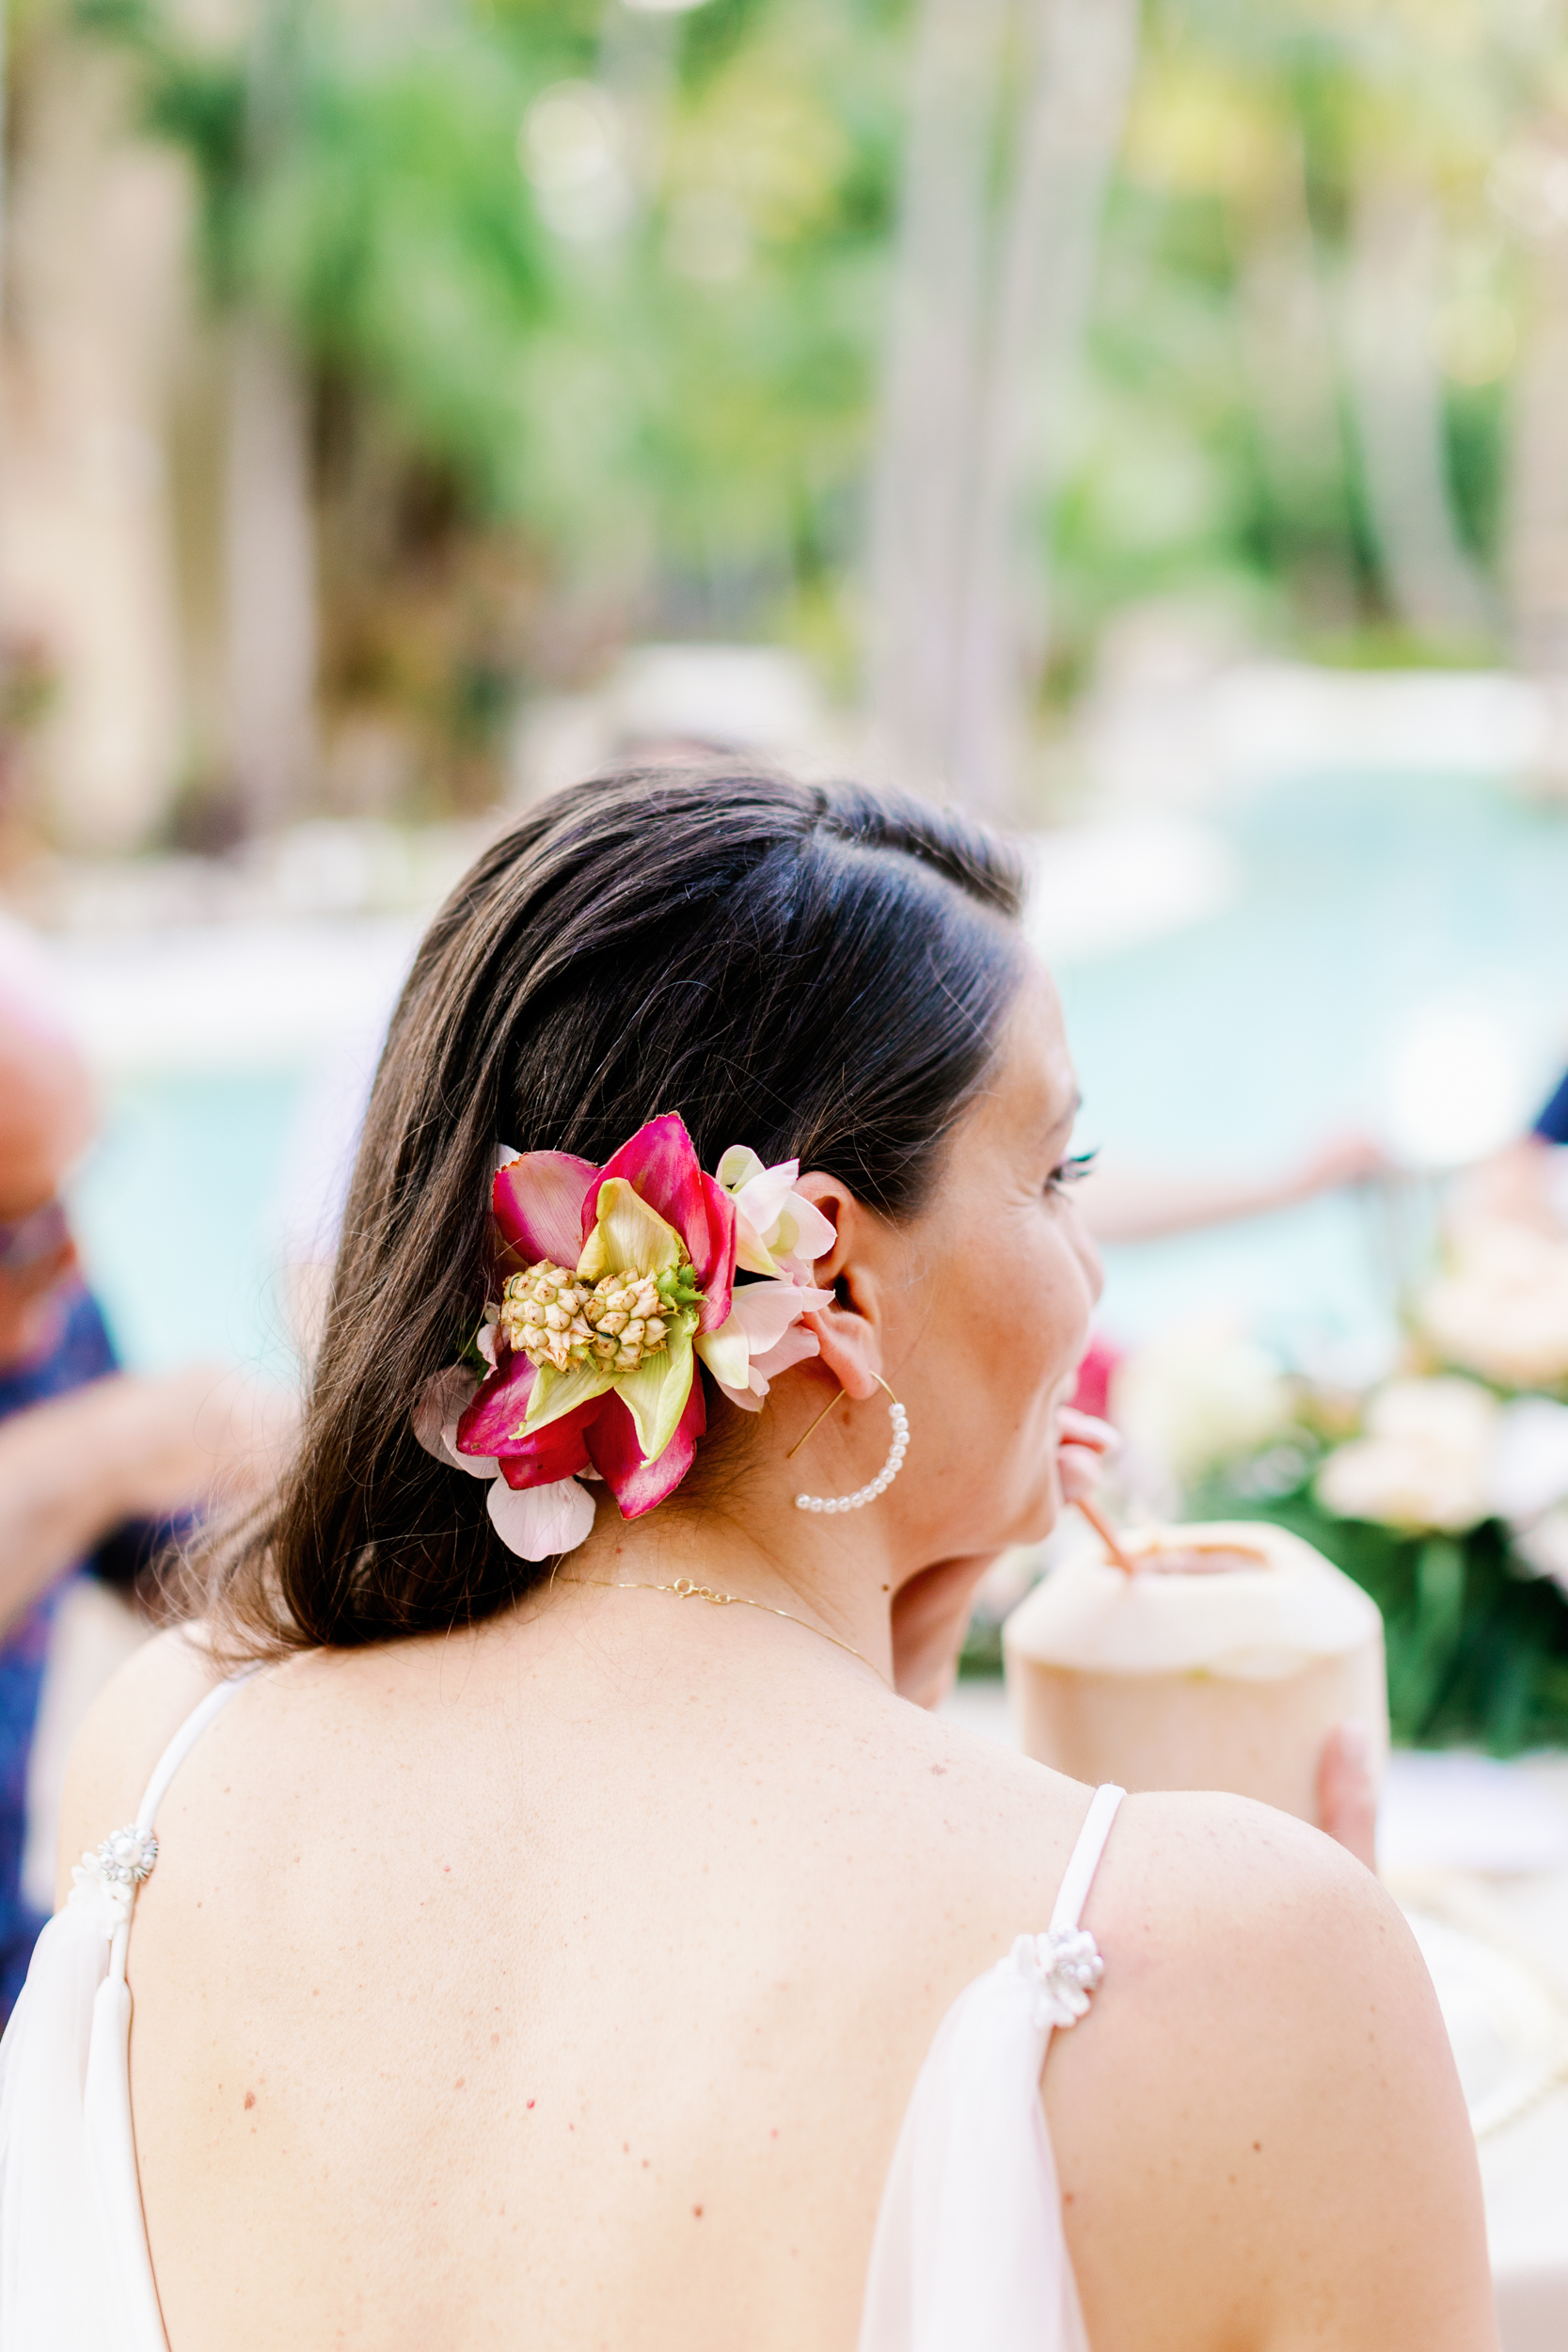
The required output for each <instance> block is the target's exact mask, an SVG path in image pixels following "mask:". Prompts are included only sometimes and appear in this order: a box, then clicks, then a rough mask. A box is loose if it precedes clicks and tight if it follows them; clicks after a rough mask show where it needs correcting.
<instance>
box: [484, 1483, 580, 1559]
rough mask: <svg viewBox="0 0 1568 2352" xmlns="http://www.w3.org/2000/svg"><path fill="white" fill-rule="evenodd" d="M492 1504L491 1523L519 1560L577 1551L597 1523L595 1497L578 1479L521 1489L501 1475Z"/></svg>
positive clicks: (496, 1484)
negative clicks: (504, 1480)
mask: <svg viewBox="0 0 1568 2352" xmlns="http://www.w3.org/2000/svg"><path fill="white" fill-rule="evenodd" d="M488 1507H489V1512H490V1523H491V1525H492V1526H493V1527H494V1529H495V1531H496V1533H497V1534H498V1535H499V1537H500V1539H501V1541H502V1543H503V1544H504V1545H505V1546H506V1548H507V1549H508V1551H515V1553H516V1555H517V1557H518V1559H519V1560H551V1559H553V1558H554V1557H555V1555H556V1554H557V1552H562V1551H575V1550H576V1549H577V1548H578V1544H580V1543H582V1542H584V1541H585V1540H586V1538H587V1536H588V1535H589V1534H590V1532H591V1531H592V1529H593V1525H594V1498H593V1496H592V1495H591V1494H590V1493H589V1492H588V1489H587V1488H586V1487H585V1486H578V1482H577V1480H576V1479H575V1478H562V1479H561V1480H559V1481H558V1482H557V1483H556V1484H555V1485H554V1486H529V1487H525V1488H522V1489H521V1490H517V1489H515V1488H513V1487H511V1486H502V1484H501V1482H500V1480H499V1478H498V1479H497V1481H496V1483H495V1485H494V1486H492V1487H491V1489H490V1501H489V1506H488Z"/></svg>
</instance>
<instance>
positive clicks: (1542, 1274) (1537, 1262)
mask: <svg viewBox="0 0 1568 2352" xmlns="http://www.w3.org/2000/svg"><path fill="white" fill-rule="evenodd" d="M1417 1311H1418V1319H1419V1321H1420V1323H1421V1325H1422V1327H1423V1328H1424V1330H1425V1331H1426V1334H1427V1336H1428V1338H1429V1339H1430V1340H1431V1341H1432V1343H1433V1346H1434V1347H1435V1348H1436V1349H1437V1350H1438V1352H1439V1354H1440V1355H1441V1356H1442V1357H1443V1358H1444V1359H1446V1360H1447V1361H1448V1362H1449V1363H1452V1364H1459V1365H1462V1366H1463V1367H1464V1368H1465V1370H1466V1371H1468V1372H1479V1373H1480V1374H1481V1376H1482V1378H1483V1379H1487V1380H1495V1381H1497V1384H1498V1386H1499V1387H1501V1388H1505V1389H1534V1388H1555V1387H1556V1386H1557V1385H1558V1384H1559V1382H1560V1381H1563V1380H1568V1242H1565V1241H1556V1240H1554V1239H1553V1238H1552V1237H1551V1236H1550V1235H1549V1234H1546V1233H1537V1232H1532V1231H1531V1230H1530V1229H1529V1228H1528V1227H1527V1226H1522V1225H1504V1224H1498V1223H1487V1224H1479V1225H1475V1226H1472V1227H1470V1228H1469V1229H1468V1230H1467V1231H1466V1232H1464V1233H1462V1234H1461V1235H1460V1236H1459V1238H1458V1240H1457V1242H1456V1243H1455V1246H1454V1251H1453V1256H1452V1259H1451V1262H1450V1263H1449V1269H1448V1271H1447V1273H1445V1274H1443V1275H1441V1276H1439V1278H1438V1279H1437V1280H1436V1281H1435V1282H1433V1283H1432V1284H1431V1286H1430V1287H1429V1288H1428V1289H1427V1290H1426V1291H1425V1293H1424V1294H1423V1295H1422V1296H1421V1298H1420V1300H1419V1301H1418V1310H1417Z"/></svg>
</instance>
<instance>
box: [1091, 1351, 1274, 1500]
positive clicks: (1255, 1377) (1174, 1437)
mask: <svg viewBox="0 0 1568 2352" xmlns="http://www.w3.org/2000/svg"><path fill="white" fill-rule="evenodd" d="M1111 1419H1112V1420H1113V1421H1114V1422H1115V1423H1116V1425H1117V1428H1118V1429H1119V1430H1120V1431H1121V1433H1122V1435H1123V1436H1124V1438H1126V1439H1127V1442H1128V1446H1129V1448H1130V1449H1131V1451H1132V1454H1134V1455H1135V1456H1137V1457H1141V1459H1142V1461H1143V1462H1144V1463H1146V1464H1154V1465H1157V1466H1158V1467H1159V1468H1161V1469H1163V1470H1166V1471H1168V1472H1169V1473H1170V1474H1171V1475H1172V1476H1173V1477H1175V1478H1176V1479H1178V1480H1180V1481H1185V1480H1187V1479H1190V1478H1193V1477H1195V1476H1196V1475H1198V1474H1199V1473H1200V1472H1201V1471H1203V1470H1210V1469H1212V1468H1213V1467H1214V1466H1215V1465H1216V1464H1218V1463H1221V1462H1227V1461H1232V1460H1234V1459H1236V1458H1237V1457H1238V1456H1239V1455H1243V1454H1254V1453H1256V1452H1258V1450H1259V1448H1260V1447H1262V1446H1265V1445H1267V1444H1268V1443H1269V1441H1270V1439H1271V1438H1277V1437H1280V1436H1281V1435H1283V1433H1284V1432H1285V1431H1286V1430H1287V1429H1289V1428H1290V1427H1291V1425H1292V1422H1293V1421H1294V1413H1293V1410H1292V1406H1291V1388H1290V1384H1289V1382H1288V1381H1287V1380H1286V1379H1285V1378H1284V1376H1283V1375H1282V1374H1281V1372H1280V1369H1279V1366H1278V1364H1277V1363H1276V1362H1275V1359H1274V1358H1273V1357H1272V1356H1271V1355H1270V1354H1269V1353H1268V1351H1267V1350H1266V1349H1265V1348H1262V1347H1259V1344H1258V1343H1257V1342H1256V1341H1255V1340H1251V1339H1248V1338H1247V1337H1246V1335H1245V1333H1244V1332H1243V1330H1242V1329H1241V1327H1239V1326H1237V1325H1235V1324H1232V1323H1228V1322H1220V1321H1213V1320H1209V1319H1205V1320H1204V1321H1202V1322H1198V1323H1185V1324H1181V1325H1179V1326H1177V1327H1175V1328H1173V1329H1171V1330H1168V1331H1164V1332H1162V1333H1161V1334H1160V1336H1159V1338H1158V1339H1154V1340H1151V1341H1149V1342H1148V1344H1147V1345H1146V1346H1144V1347H1140V1348H1138V1349H1137V1350H1136V1351H1135V1352H1134V1353H1133V1354H1132V1355H1131V1356H1130V1357H1129V1358H1128V1359H1127V1360H1126V1362H1125V1363H1123V1364H1121V1365H1120V1366H1119V1367H1118V1369H1117V1375H1116V1378H1115V1381H1114V1383H1113V1385H1112V1391H1111Z"/></svg>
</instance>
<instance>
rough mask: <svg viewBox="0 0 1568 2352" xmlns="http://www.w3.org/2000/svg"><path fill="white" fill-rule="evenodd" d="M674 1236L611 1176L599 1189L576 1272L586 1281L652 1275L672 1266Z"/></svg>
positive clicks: (676, 1258) (676, 1256)
mask: <svg viewBox="0 0 1568 2352" xmlns="http://www.w3.org/2000/svg"><path fill="white" fill-rule="evenodd" d="M680 1258H681V1241H680V1235H679V1234H678V1233H677V1232H676V1231H675V1229H674V1227H673V1225H667V1224H666V1223H665V1221H664V1219H663V1218H662V1217H661V1216H659V1214H658V1211H657V1209H650V1208H649V1206H648V1204H647V1202H646V1201H645V1200H643V1198H642V1196H641V1193H638V1192H634V1191H633V1190H632V1188H631V1186H630V1185H629V1184H627V1182H626V1178H625V1177H624V1176H611V1177H610V1179H609V1180H608V1182H607V1183H605V1184H601V1185H600V1187H599V1197H598V1200H597V1201H596V1202H595V1203H594V1230H593V1232H591V1233H590V1234H589V1236H588V1239H587V1241H586V1242H585V1243H584V1244H583V1248H582V1255H581V1257H580V1258H579V1259H578V1274H579V1276H580V1277H581V1278H582V1279H583V1280H584V1281H586V1282H597V1281H600V1280H602V1279H603V1277H604V1276H605V1275H607V1274H657V1273H659V1272H660V1271H661V1269H662V1268H663V1267H665V1266H668V1265H678V1264H679V1263H680Z"/></svg>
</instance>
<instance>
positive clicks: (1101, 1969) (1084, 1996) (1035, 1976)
mask: <svg viewBox="0 0 1568 2352" xmlns="http://www.w3.org/2000/svg"><path fill="white" fill-rule="evenodd" d="M1012 1959H1013V1963H1014V1965H1015V1966H1016V1967H1018V1968H1019V1969H1021V1970H1022V1973H1023V1974H1024V1975H1025V1976H1026V1977H1027V1978H1029V1979H1030V1980H1031V1982H1032V1983H1033V1985H1034V1989H1035V2023H1036V2025H1037V2026H1042V2027H1043V2026H1075V2025H1076V2024H1077V2023H1078V2020H1079V2019H1080V2017H1082V2016H1083V2015H1084V2013H1085V2010H1087V2008H1088V2006H1089V1995H1090V1994H1092V1993H1093V1991H1094V1989H1095V1987H1096V1986H1097V1985H1098V1984H1099V1982H1100V1979H1101V1977H1102V1976H1103V1975H1104V1974H1105V1963H1104V1962H1103V1961H1102V1960H1101V1956H1100V1947H1099V1945H1098V1944H1097V1943H1096V1942H1095V1940H1094V1938H1093V1936H1092V1935H1091V1934H1090V1933H1089V1931H1088V1930H1087V1928H1048V1929H1047V1930H1046V1931H1045V1933H1044V1934H1043V1935H1021V1936H1020V1937H1019V1939H1018V1941H1017V1943H1016V1944H1015V1945H1014V1946H1013V1949H1012Z"/></svg>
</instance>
